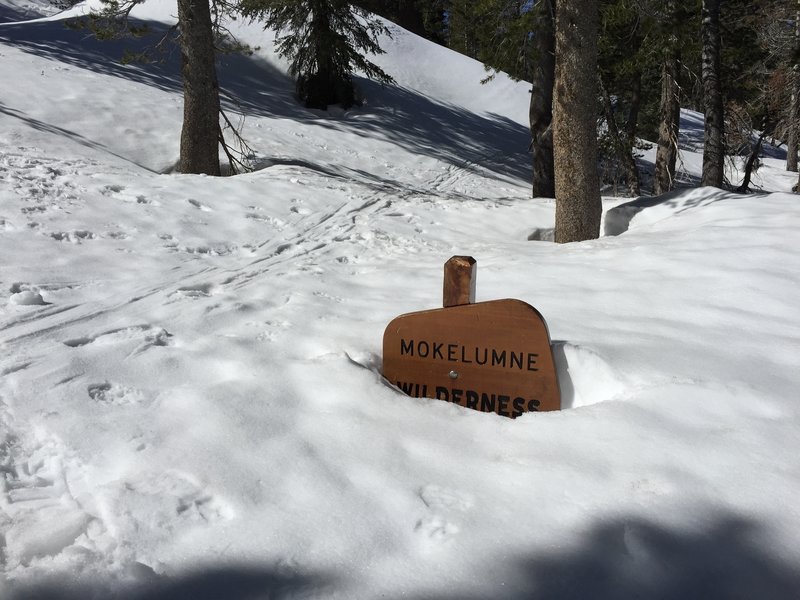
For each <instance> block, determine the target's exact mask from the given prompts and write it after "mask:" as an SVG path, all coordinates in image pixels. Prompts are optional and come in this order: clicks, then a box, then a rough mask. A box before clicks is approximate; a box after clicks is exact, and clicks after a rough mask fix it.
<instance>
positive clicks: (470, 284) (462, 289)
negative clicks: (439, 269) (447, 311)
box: [443, 256, 478, 308]
mask: <svg viewBox="0 0 800 600" xmlns="http://www.w3.org/2000/svg"><path fill="white" fill-rule="evenodd" d="M477 272H478V264H477V262H476V261H475V259H474V258H472V257H471V256H454V257H452V258H451V259H450V260H448V261H447V262H446V263H444V294H443V295H444V301H443V304H444V307H445V308H450V307H451V306H461V305H462V304H474V303H475V280H476V279H477Z"/></svg>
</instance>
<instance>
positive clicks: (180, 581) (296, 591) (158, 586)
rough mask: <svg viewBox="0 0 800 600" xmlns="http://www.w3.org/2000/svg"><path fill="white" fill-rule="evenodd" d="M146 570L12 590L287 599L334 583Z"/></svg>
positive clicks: (82, 597) (58, 597)
mask: <svg viewBox="0 0 800 600" xmlns="http://www.w3.org/2000/svg"><path fill="white" fill-rule="evenodd" d="M141 568H142V569H143V570H147V571H148V573H146V574H145V575H146V578H147V579H149V581H147V582H146V583H139V584H133V585H130V584H129V585H122V584H119V585H114V584H112V583H110V582H106V583H100V582H97V583H93V584H86V583H80V582H79V581H80V580H78V582H76V580H74V579H72V578H70V579H68V580H62V579H59V578H57V577H53V578H47V579H46V580H45V581H43V582H41V583H37V584H35V585H33V586H31V587H24V588H13V587H12V588H11V589H12V591H13V593H14V596H13V597H14V598H15V599H17V600H90V599H97V600H99V599H101V598H102V599H120V600H221V599H223V598H224V599H225V600H255V599H265V600H266V599H269V600H282V599H284V598H298V597H308V595H310V596H313V597H319V596H320V595H324V594H325V590H326V589H328V588H329V586H330V585H332V581H333V580H332V579H330V578H328V577H322V576H319V575H303V574H295V573H288V572H285V571H282V570H270V569H259V568H255V567H224V568H215V569H209V570H206V571H198V572H196V573H192V574H189V575H185V576H181V577H166V576H160V575H157V574H155V573H154V572H152V571H150V570H149V568H148V567H145V566H143V565H142V566H141Z"/></svg>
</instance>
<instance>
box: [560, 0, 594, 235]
mask: <svg viewBox="0 0 800 600" xmlns="http://www.w3.org/2000/svg"><path fill="white" fill-rule="evenodd" d="M598 21H599V18H598V6H597V0H558V4H557V6H556V70H555V86H554V92H553V152H554V165H555V184H556V185H555V188H556V226H555V241H556V242H558V243H565V242H576V241H581V240H588V239H594V238H597V237H599V235H600V217H601V214H602V210H603V209H602V203H601V201H600V183H599V178H598V175H597V119H596V117H597V115H596V114H595V106H596V100H597V29H598Z"/></svg>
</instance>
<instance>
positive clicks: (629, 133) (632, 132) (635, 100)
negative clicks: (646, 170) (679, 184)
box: [625, 71, 642, 198]
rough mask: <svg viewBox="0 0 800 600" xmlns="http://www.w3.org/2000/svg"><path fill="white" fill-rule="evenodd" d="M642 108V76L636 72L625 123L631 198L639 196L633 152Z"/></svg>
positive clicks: (639, 190) (637, 175) (639, 189)
mask: <svg viewBox="0 0 800 600" xmlns="http://www.w3.org/2000/svg"><path fill="white" fill-rule="evenodd" d="M641 106H642V74H641V72H638V71H637V72H636V73H634V75H633V79H632V81H631V106H630V110H629V111H628V120H627V122H626V123H625V136H626V137H627V138H628V150H629V152H628V159H629V163H628V167H627V168H628V172H630V173H631V175H632V177H631V179H630V180H629V181H628V193H629V194H630V195H631V196H632V197H634V198H635V197H636V196H639V195H641V193H642V190H641V182H640V181H639V169H638V168H637V167H636V157H635V156H634V155H633V150H634V148H635V147H636V134H637V133H638V129H639V108H640V107H641Z"/></svg>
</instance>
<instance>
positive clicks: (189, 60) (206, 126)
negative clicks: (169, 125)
mask: <svg viewBox="0 0 800 600" xmlns="http://www.w3.org/2000/svg"><path fill="white" fill-rule="evenodd" d="M178 21H179V24H180V48H181V59H182V66H181V73H182V75H183V129H182V130H181V154H180V163H179V167H178V169H179V171H180V172H181V173H200V174H205V175H219V174H220V167H219V138H220V126H219V108H220V106H219V84H218V83H217V68H216V62H215V56H214V33H213V28H212V24H211V11H210V8H209V0H178Z"/></svg>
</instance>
